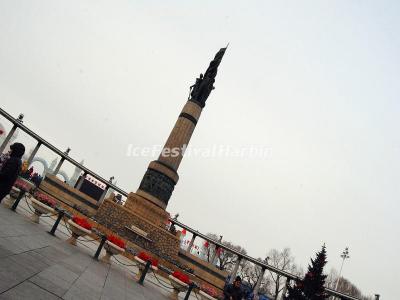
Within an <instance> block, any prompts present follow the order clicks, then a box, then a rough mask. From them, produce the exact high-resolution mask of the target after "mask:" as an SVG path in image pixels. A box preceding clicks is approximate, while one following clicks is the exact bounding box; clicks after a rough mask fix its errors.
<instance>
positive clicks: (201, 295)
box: [199, 290, 217, 300]
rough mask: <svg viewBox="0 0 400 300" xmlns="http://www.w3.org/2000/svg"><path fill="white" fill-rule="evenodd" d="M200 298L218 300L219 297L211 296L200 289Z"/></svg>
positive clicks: (201, 299)
mask: <svg viewBox="0 0 400 300" xmlns="http://www.w3.org/2000/svg"><path fill="white" fill-rule="evenodd" d="M199 296H200V300H217V298H214V297H211V296H210V295H209V294H207V293H205V292H203V291H202V290H200V292H199Z"/></svg>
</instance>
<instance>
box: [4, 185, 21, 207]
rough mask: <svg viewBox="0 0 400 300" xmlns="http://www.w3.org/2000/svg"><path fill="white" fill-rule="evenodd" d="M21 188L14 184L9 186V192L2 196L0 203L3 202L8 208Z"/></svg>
mask: <svg viewBox="0 0 400 300" xmlns="http://www.w3.org/2000/svg"><path fill="white" fill-rule="evenodd" d="M20 192H21V190H20V189H19V188H17V187H15V186H13V187H12V188H11V191H10V194H9V195H7V196H6V197H4V199H3V201H2V203H3V204H4V206H5V207H8V208H10V207H11V206H12V205H13V204H14V201H15V199H17V197H18V195H19V193H20Z"/></svg>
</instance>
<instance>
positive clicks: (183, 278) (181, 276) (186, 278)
mask: <svg viewBox="0 0 400 300" xmlns="http://www.w3.org/2000/svg"><path fill="white" fill-rule="evenodd" d="M172 276H174V277H175V278H176V279H179V280H180V281H182V282H184V283H186V284H190V278H189V276H188V275H186V274H183V273H182V272H179V271H174V272H173V273H172Z"/></svg>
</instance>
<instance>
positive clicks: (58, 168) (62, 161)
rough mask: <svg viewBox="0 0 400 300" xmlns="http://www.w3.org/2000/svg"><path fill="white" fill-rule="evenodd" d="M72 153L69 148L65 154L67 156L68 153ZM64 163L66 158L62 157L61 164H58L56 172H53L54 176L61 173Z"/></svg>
mask: <svg viewBox="0 0 400 300" xmlns="http://www.w3.org/2000/svg"><path fill="white" fill-rule="evenodd" d="M70 151H71V148H67V150H66V151H65V152H64V154H65V155H68V153H69V152H70ZM64 161H65V157H61V160H60V162H59V163H58V165H57V167H56V168H55V169H54V172H53V174H54V175H57V174H58V172H60V169H61V166H62V164H63V163H64Z"/></svg>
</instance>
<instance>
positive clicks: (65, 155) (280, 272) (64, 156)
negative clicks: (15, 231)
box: [0, 108, 361, 300]
mask: <svg viewBox="0 0 400 300" xmlns="http://www.w3.org/2000/svg"><path fill="white" fill-rule="evenodd" d="M0 115H2V116H3V117H4V118H6V119H7V120H8V121H10V122H11V123H12V124H13V126H16V127H17V128H19V129H21V130H22V131H24V132H26V133H27V134H28V135H29V136H31V137H33V138H34V139H35V140H36V141H37V142H40V143H41V144H42V145H44V146H46V147H47V148H49V149H50V150H52V151H53V152H55V153H56V154H57V155H59V156H60V157H61V158H62V159H64V160H66V161H68V162H70V163H71V164H73V165H74V166H76V167H78V168H79V169H81V170H82V171H83V172H84V173H86V174H90V175H91V176H93V177H94V178H96V179H97V180H99V181H101V182H102V183H104V184H105V185H106V186H107V187H108V188H112V189H113V190H115V191H117V192H118V193H120V194H121V195H124V196H125V197H127V196H128V194H129V193H127V192H125V191H124V190H122V189H121V188H119V187H117V186H116V185H114V184H112V183H110V182H109V181H108V180H106V179H105V178H103V177H102V176H100V175H98V174H97V173H95V172H94V171H92V170H90V169H88V168H87V167H85V166H83V165H81V164H80V163H78V162H77V161H76V160H74V159H72V158H71V157H70V156H69V155H68V153H65V152H63V151H61V150H59V149H57V148H56V147H55V146H53V145H52V144H50V143H49V142H48V141H46V140H45V139H44V138H42V137H41V136H39V135H38V134H36V133H35V132H33V131H32V130H30V129H29V128H28V127H26V126H25V125H24V124H23V123H22V122H21V121H19V120H18V119H16V118H14V117H13V116H11V115H10V114H9V113H7V112H6V111H5V110H3V109H2V108H0ZM170 221H171V223H172V224H175V225H177V226H179V227H181V228H183V229H185V230H186V231H189V232H190V233H192V234H193V235H195V236H196V237H200V238H202V239H204V240H206V241H208V242H210V243H212V244H214V245H215V246H216V247H218V248H222V249H224V250H226V251H229V252H231V253H233V254H235V255H237V256H238V258H241V259H245V260H247V261H249V262H251V263H253V264H255V265H257V266H260V267H261V268H264V269H266V270H269V271H271V272H274V273H276V274H278V275H280V276H283V277H286V278H287V279H290V280H298V279H300V278H299V277H298V276H296V275H294V274H291V273H289V272H285V271H283V270H281V269H279V268H276V267H274V266H271V265H269V264H267V263H265V262H264V261H260V260H259V259H256V258H254V257H251V256H249V255H247V254H243V253H240V252H238V251H236V250H235V249H233V248H230V247H227V246H226V245H224V244H223V243H221V242H220V241H216V240H214V239H211V238H210V237H208V236H207V235H205V234H202V233H200V232H199V231H197V230H194V229H193V228H191V227H189V226H187V225H185V224H183V223H181V222H179V221H178V220H176V219H172V218H171V219H170ZM325 290H326V292H327V293H328V294H329V295H331V296H335V297H338V298H339V299H348V300H361V299H360V298H357V297H353V296H350V295H346V294H344V293H341V292H338V291H335V290H333V289H330V288H325Z"/></svg>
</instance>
